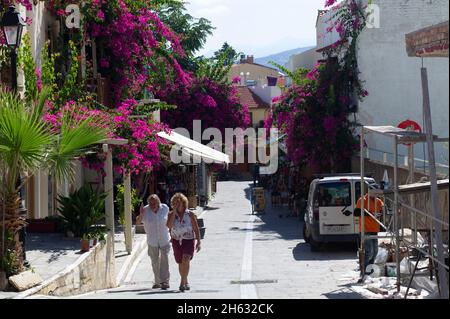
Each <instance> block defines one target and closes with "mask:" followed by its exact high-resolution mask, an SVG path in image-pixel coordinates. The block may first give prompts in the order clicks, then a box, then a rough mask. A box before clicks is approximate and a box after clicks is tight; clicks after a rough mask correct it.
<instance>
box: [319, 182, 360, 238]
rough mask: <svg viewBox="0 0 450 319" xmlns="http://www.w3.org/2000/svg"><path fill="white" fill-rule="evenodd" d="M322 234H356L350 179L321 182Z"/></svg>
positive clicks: (320, 212) (320, 214)
mask: <svg viewBox="0 0 450 319" xmlns="http://www.w3.org/2000/svg"><path fill="white" fill-rule="evenodd" d="M318 191H319V216H320V234H321V235H349V234H354V229H355V228H354V216H353V210H354V209H353V203H352V202H353V201H352V197H353V196H352V185H351V182H350V181H348V180H341V181H336V182H324V183H321V184H319V190H318Z"/></svg>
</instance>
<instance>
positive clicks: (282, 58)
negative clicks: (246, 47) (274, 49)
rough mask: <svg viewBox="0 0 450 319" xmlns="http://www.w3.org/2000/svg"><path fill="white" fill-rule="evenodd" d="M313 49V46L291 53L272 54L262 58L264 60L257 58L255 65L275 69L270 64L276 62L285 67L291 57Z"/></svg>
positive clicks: (291, 51) (294, 50) (290, 51)
mask: <svg viewBox="0 0 450 319" xmlns="http://www.w3.org/2000/svg"><path fill="white" fill-rule="evenodd" d="M312 48H313V46H311V47H306V48H297V49H293V50H289V51H284V52H280V53H276V54H272V55H269V56H266V57H262V58H256V59H255V63H258V64H262V65H266V66H269V67H274V66H273V65H272V64H269V62H270V61H273V62H276V63H278V64H281V65H283V66H284V65H285V64H286V63H287V62H288V61H289V58H290V57H291V55H294V54H300V53H302V52H305V51H308V50H309V49H312Z"/></svg>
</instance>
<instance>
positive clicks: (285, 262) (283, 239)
mask: <svg viewBox="0 0 450 319" xmlns="http://www.w3.org/2000/svg"><path fill="white" fill-rule="evenodd" d="M218 187H219V190H218V193H217V197H216V198H215V199H214V200H213V201H212V202H211V203H210V207H209V209H208V210H207V211H205V213H204V214H203V215H202V216H201V218H204V221H205V227H206V237H205V239H204V240H203V242H202V251H201V252H200V253H199V254H197V255H196V256H195V257H194V260H193V262H192V264H191V272H190V276H189V279H190V284H191V287H192V288H191V291H188V292H186V293H180V292H179V291H178V286H179V274H178V268H177V265H176V263H175V260H174V258H173V255H172V253H171V254H170V263H171V282H170V285H171V288H170V289H169V290H167V291H162V290H160V289H158V290H152V289H151V286H152V284H153V282H152V280H153V273H152V270H151V264H150V258H149V257H148V256H147V254H146V251H145V252H144V253H143V254H141V256H140V257H139V260H138V263H137V264H136V267H135V269H132V271H131V273H130V275H129V277H128V278H127V279H126V280H125V284H124V285H122V286H121V287H118V288H116V289H111V290H105V291H99V292H96V293H90V294H86V295H82V296H78V297H77V298H82V299H94V298H95V299H97V298H101V299H117V298H119V299H150V298H152V299H153V298H155V299H166V298H167V299H241V298H242V299H256V298H260V299H267V298H275V299H281V298H283V299H284V298H296V299H317V298H358V296H359V295H358V294H355V293H353V292H352V291H351V290H349V289H348V288H347V287H348V286H347V284H349V283H350V281H349V277H348V275H349V274H351V273H352V272H354V270H355V269H356V268H357V263H356V249H355V247H353V246H352V245H332V246H331V245H330V246H329V247H327V248H326V250H325V251H323V252H320V253H311V252H310V248H309V245H308V244H306V243H305V242H304V240H303V239H302V232H301V229H302V227H301V226H302V222H300V221H299V220H298V219H296V218H293V217H287V215H288V211H287V209H279V208H277V209H271V208H270V203H269V207H268V210H267V214H266V215H261V216H258V217H257V216H252V214H251V205H250V201H249V190H250V188H249V182H221V183H219V184H218ZM346 278H347V279H346ZM353 283H354V282H353Z"/></svg>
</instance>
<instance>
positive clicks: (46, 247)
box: [26, 233, 80, 263]
mask: <svg viewBox="0 0 450 319" xmlns="http://www.w3.org/2000/svg"><path fill="white" fill-rule="evenodd" d="M78 250H80V241H79V239H75V238H66V237H64V235H63V234H34V233H28V234H27V237H26V251H27V252H28V253H30V252H33V251H39V252H42V253H49V254H50V257H49V259H48V262H49V263H51V262H54V261H57V260H59V259H60V257H62V256H65V255H67V254H68V252H69V251H78Z"/></svg>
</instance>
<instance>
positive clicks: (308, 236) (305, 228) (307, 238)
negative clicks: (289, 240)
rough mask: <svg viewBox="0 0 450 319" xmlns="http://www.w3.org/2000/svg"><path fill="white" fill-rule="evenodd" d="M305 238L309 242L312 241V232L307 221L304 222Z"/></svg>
mask: <svg viewBox="0 0 450 319" xmlns="http://www.w3.org/2000/svg"><path fill="white" fill-rule="evenodd" d="M303 239H304V240H305V242H306V243H308V244H309V243H310V241H311V234H310V233H309V230H308V227H306V223H303Z"/></svg>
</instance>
